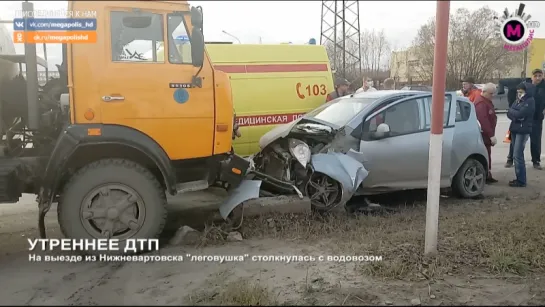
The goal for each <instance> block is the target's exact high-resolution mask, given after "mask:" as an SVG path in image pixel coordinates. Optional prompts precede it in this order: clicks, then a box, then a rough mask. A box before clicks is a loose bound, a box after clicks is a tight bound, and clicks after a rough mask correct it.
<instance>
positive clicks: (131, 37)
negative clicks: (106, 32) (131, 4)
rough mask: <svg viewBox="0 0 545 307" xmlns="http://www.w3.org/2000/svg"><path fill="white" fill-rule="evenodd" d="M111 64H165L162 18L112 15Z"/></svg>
mask: <svg viewBox="0 0 545 307" xmlns="http://www.w3.org/2000/svg"><path fill="white" fill-rule="evenodd" d="M110 24H111V29H110V34H111V42H112V47H111V48H112V61H114V62H138V63H142V62H148V63H149V62H152V63H164V62H165V59H164V55H163V54H162V50H161V49H162V46H163V40H164V27H163V15H161V14H153V13H147V12H138V13H137V12H111V14H110Z"/></svg>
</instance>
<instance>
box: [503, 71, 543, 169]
mask: <svg viewBox="0 0 545 307" xmlns="http://www.w3.org/2000/svg"><path fill="white" fill-rule="evenodd" d="M515 82H519V84H520V82H526V83H530V84H533V85H534V86H535V93H534V95H533V97H534V102H535V110H534V116H533V119H534V121H533V123H532V127H533V128H532V133H531V134H530V153H531V155H532V164H533V166H534V168H535V169H539V170H540V169H542V167H541V136H542V132H543V118H544V115H543V112H544V109H545V81H544V80H543V71H542V70H541V69H539V68H538V69H534V70H533V71H532V78H527V79H522V78H508V79H502V80H500V82H499V84H500V89H501V88H502V86H506V87H507V88H508V89H509V92H508V93H507V96H508V97H507V101H508V102H509V107H511V105H512V104H513V102H512V101H511V97H510V96H511V95H510V94H511V93H514V94H515V93H516V91H517V90H516V86H514V83H515ZM515 95H516V94H515ZM515 97H516V96H515ZM512 166H513V142H511V144H510V146H509V155H508V156H507V163H505V167H512Z"/></svg>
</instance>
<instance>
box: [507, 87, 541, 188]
mask: <svg viewBox="0 0 545 307" xmlns="http://www.w3.org/2000/svg"><path fill="white" fill-rule="evenodd" d="M534 93H535V86H534V85H533V84H531V83H526V82H524V83H521V84H520V85H519V86H517V94H518V99H517V101H516V102H515V103H514V104H513V105H512V106H511V107H510V108H509V111H507V117H508V118H509V119H510V120H511V125H509V131H511V143H512V144H513V160H514V162H515V175H516V177H517V178H516V179H515V180H511V181H510V182H509V186H512V187H525V186H526V165H525V163H524V147H526V142H527V141H528V139H529V138H530V133H532V124H533V121H534V110H535V102H534V98H533V95H534Z"/></svg>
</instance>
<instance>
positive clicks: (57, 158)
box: [38, 131, 80, 239]
mask: <svg viewBox="0 0 545 307" xmlns="http://www.w3.org/2000/svg"><path fill="white" fill-rule="evenodd" d="M79 143H80V140H79V139H77V138H75V137H74V136H73V135H71V134H70V133H68V132H67V131H65V133H63V134H62V135H61V137H59V139H58V140H57V144H56V145H55V149H53V152H52V153H51V158H50V159H49V161H48V163H47V166H46V169H45V172H44V177H43V179H42V185H41V188H40V192H39V194H38V199H39V201H38V211H39V213H38V229H39V231H40V237H41V238H42V239H45V238H46V233H45V215H46V214H47V212H48V211H49V209H50V208H51V203H52V202H53V198H54V197H55V193H54V192H53V191H56V189H57V185H58V183H59V177H60V176H61V175H62V173H61V172H60V170H62V169H63V168H64V165H65V164H66V161H67V160H68V158H69V157H70V156H71V155H72V154H73V153H74V151H75V150H76V148H77V145H78V144H79Z"/></svg>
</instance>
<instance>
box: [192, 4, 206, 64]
mask: <svg viewBox="0 0 545 307" xmlns="http://www.w3.org/2000/svg"><path fill="white" fill-rule="evenodd" d="M191 24H192V25H193V30H191V59H192V62H193V66H194V67H202V65H203V63H204V34H203V33H202V26H203V20H202V12H201V10H200V9H199V8H196V7H192V8H191Z"/></svg>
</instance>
